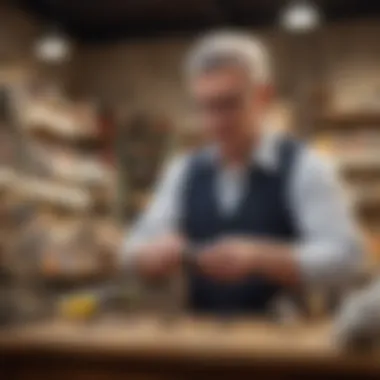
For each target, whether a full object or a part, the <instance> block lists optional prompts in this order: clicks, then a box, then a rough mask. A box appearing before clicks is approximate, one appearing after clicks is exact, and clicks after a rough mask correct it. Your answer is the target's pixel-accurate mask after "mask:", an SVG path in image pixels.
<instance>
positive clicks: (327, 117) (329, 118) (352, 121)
mask: <svg viewBox="0 0 380 380" xmlns="http://www.w3.org/2000/svg"><path fill="white" fill-rule="evenodd" d="M317 124H318V126H322V127H323V125H325V126H326V127H329V126H330V127H331V126H342V127H344V126H353V127H355V126H357V125H363V126H379V128H380V110H379V111H376V112H375V111H360V112H351V113H327V114H324V115H322V116H320V117H319V118H317Z"/></svg>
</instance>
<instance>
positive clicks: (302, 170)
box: [290, 149, 363, 286]
mask: <svg viewBox="0 0 380 380" xmlns="http://www.w3.org/2000/svg"><path fill="white" fill-rule="evenodd" d="M299 158H300V159H299V160H298V162H297V165H296V167H295V170H294V173H293V181H292V186H291V194H290V195H291V198H292V202H291V203H292V205H293V209H294V216H295V220H296V223H297V226H298V229H299V232H300V236H301V238H300V241H299V242H298V244H297V246H296V260H297V261H298V264H299V267H300V270H301V275H302V277H303V279H304V280H305V282H306V283H308V284H311V285H318V286H329V285H331V286H334V285H340V284H343V283H347V282H348V281H350V279H352V277H353V276H354V275H355V274H356V273H357V270H358V269H359V265H360V263H361V262H362V257H363V254H362V253H363V244H362V243H363V242H362V239H361V236H360V234H359V231H358V228H357V226H356V223H355V220H354V217H353V215H352V212H351V211H352V210H351V207H350V204H349V201H348V199H347V196H346V195H345V194H344V191H343V188H342V186H341V184H340V183H339V180H338V177H337V174H336V170H335V168H334V166H333V165H332V164H331V163H329V162H328V161H327V159H324V158H322V157H319V156H318V154H317V153H316V152H313V151H312V150H308V149H305V150H304V151H302V152H301V156H300V157H299Z"/></svg>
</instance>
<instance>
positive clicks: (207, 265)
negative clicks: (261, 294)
mask: <svg viewBox="0 0 380 380" xmlns="http://www.w3.org/2000/svg"><path fill="white" fill-rule="evenodd" d="M261 249H262V247H261V244H260V243H259V242H255V241H254V240H253V239H245V238H238V237H234V238H225V239H222V240H219V241H217V242H215V243H214V244H211V245H210V246H207V247H205V248H204V250H202V251H201V252H200V253H199V258H198V265H199V267H200V269H201V271H202V272H203V273H205V274H206V275H208V276H211V277H214V278H217V279H220V280H224V281H235V280H238V279H242V278H244V277H247V276H248V275H250V274H251V273H252V272H253V271H254V270H255V267H256V266H257V265H258V260H259V257H260V254H261V253H260V251H261Z"/></svg>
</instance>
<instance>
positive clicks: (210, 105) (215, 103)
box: [193, 93, 246, 113]
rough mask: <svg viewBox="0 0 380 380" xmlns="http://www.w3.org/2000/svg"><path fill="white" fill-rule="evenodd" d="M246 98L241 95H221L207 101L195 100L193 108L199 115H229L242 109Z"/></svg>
mask: <svg viewBox="0 0 380 380" xmlns="http://www.w3.org/2000/svg"><path fill="white" fill-rule="evenodd" d="M245 100H246V96H245V94H243V93H234V94H223V95H217V96H214V97H212V98H211V97H210V98H209V99H202V100H199V99H198V100H195V101H194V102H193V105H194V108H195V110H196V111H197V112H201V113H229V112H234V111H237V110H239V109H240V108H241V107H243V105H244V102H245Z"/></svg>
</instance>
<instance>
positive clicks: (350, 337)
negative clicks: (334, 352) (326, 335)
mask: <svg viewBox="0 0 380 380" xmlns="http://www.w3.org/2000/svg"><path fill="white" fill-rule="evenodd" d="M333 337H334V340H335V342H336V343H337V344H338V346H339V347H341V348H343V349H345V350H356V351H357V350H368V349H371V348H373V347H376V346H379V345H380V281H377V282H375V283H373V284H372V285H370V287H368V288H366V289H364V290H361V291H360V292H358V293H357V294H354V295H352V296H351V297H349V298H348V299H347V300H346V302H345V303H344V304H343V307H342V308H341V310H340V312H339V314H338V316H337V317H336V320H335V325H334V332H333Z"/></svg>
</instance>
